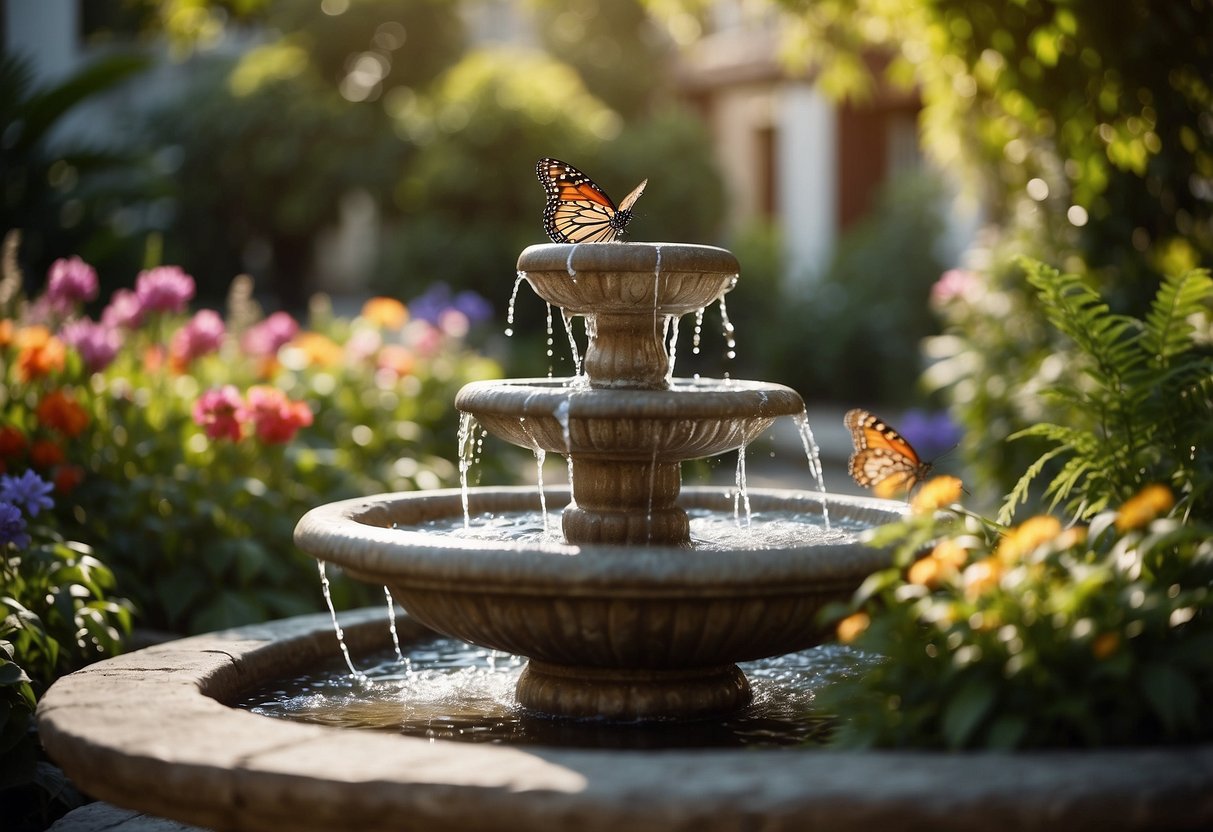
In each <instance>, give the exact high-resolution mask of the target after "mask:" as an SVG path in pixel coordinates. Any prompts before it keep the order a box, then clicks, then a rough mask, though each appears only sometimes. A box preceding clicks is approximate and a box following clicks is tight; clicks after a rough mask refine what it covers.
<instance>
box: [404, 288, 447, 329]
mask: <svg viewBox="0 0 1213 832" xmlns="http://www.w3.org/2000/svg"><path fill="white" fill-rule="evenodd" d="M450 306H451V287H450V286H447V285H446V284H445V283H441V282H439V283H434V284H432V285H431V286H430V288H428V289H426V290H425V292H424V293H423V294H422V295H421V296H420V297H417V298H414V299H413V300H412V301H410V302H409V305H408V307H409V313H410V314H411V315H412V316H413V319H414V320H419V321H425V322H426V323H430V324H433V325H434V326H438V319H439V318H441V317H442V313H443V312H445V311H446V310H447V309H449V308H450Z"/></svg>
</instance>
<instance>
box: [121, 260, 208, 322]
mask: <svg viewBox="0 0 1213 832" xmlns="http://www.w3.org/2000/svg"><path fill="white" fill-rule="evenodd" d="M135 294H136V295H137V296H138V298H139V303H140V304H141V305H142V307H143V309H144V310H145V311H147V312H184V311H185V307H186V306H187V305H188V304H189V302H190V299H191V298H193V297H194V278H192V277H190V276H189V275H188V274H186V273H185V272H184V271H183V270H182V269H181V267H180V266H157V267H156V268H154V269H148V270H147V271H142V272H139V276H138V277H137V278H135Z"/></svg>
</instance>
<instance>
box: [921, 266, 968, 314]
mask: <svg viewBox="0 0 1213 832" xmlns="http://www.w3.org/2000/svg"><path fill="white" fill-rule="evenodd" d="M979 282H980V281H979V278H978V277H977V275H976V274H974V273H973V272H971V271H968V270H966V269H948V270H947V271H946V272H944V273H943V274H941V275H940V276H939V280H937V281H935V285H934V286H932V287H931V305H932V306H937V307H938V306H943V305H945V304H947V303H949V302H950V301H952V300H955V299H958V298H959V299H962V300H964V299H967V298H969V297H971V295H972V294H973V293H974V292H975V291H977V289H978V285H979Z"/></svg>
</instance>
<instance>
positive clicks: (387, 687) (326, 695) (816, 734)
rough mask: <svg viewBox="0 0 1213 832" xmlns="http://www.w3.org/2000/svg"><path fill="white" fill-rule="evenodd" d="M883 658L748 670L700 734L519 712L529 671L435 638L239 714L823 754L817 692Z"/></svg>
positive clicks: (773, 663) (813, 654) (767, 664)
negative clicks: (744, 685) (520, 687)
mask: <svg viewBox="0 0 1213 832" xmlns="http://www.w3.org/2000/svg"><path fill="white" fill-rule="evenodd" d="M870 661H871V659H870V658H869V657H866V656H864V655H862V654H860V653H858V652H856V651H854V650H851V649H850V648H847V647H845V646H841V645H823V646H820V647H815V648H812V649H809V650H804V651H802V652H799V653H790V654H788V655H785V656H778V657H774V658H770V659H762V660H760V661H754V662H745V663H742V664H741V665H740V667H741V669H742V670H743V671H744V672H745V674H746V676H747V677H748V678H749V680H750V684H751V686H752V688H753V691H754V700H753V702H752V703H751V704H750V705H748V706H747V707H745V708H743V709H742V710H740V711H738V712H737V713H735V714H731V715H729V716H727V717H722V718H718V719H711V720H702V721H697V722H691V723H678V722H644V723H618V722H606V721H602V720H569V719H553V718H549V717H545V716H543V715H539V714H534V713H530V712H528V711H527V710H525V709H524V708H521V707H520V706H518V705H517V704H516V703H515V702H514V686H515V684H516V683H517V681H518V676H519V674H521V672H522V668H523V667H524V665H525V663H526V660H525V659H522V658H520V657H518V656H511V655H508V654H505V653H500V652H497V651H493V650H487V649H484V648H481V647H476V646H474V645H471V644H467V643H465V642H462V641H458V640H456V639H450V638H445V637H440V636H435V637H433V638H430V639H426V640H424V641H419V642H415V643H413V644H410V645H405V646H404V648H403V661H402V660H401V657H400V656H397V654H396V653H395V651H394V650H389V651H387V652H383V653H378V654H374V655H370V656H364V657H361V658H360V659H359V660H358V661H357V666H358V669H359V670H360V672H361V673H362V674H364V678H358V677H355V676H353V675H351V674H350V672H349V669H348V668H347V667H346V666H345V664H344V663H343V662H342V660H341V658H340V657H339V656H336V655H335V656H334V658H333V660H332V662H330V663H328V664H326V665H325V666H324V667H321V668H319V669H317V670H314V671H312V672H309V673H306V674H303V675H300V676H295V677H292V678H289V679H282V680H278V681H275V682H272V683H270V684H267V685H265V686H263V687H261V688H259V689H257V690H253V691H250V692H248V693H247V694H246V695H244V696H243V697H242V698H241V699H240V700H239V701H238V702H236V703H234V704H235V705H236V706H237V707H240V708H244V709H247V710H250V711H252V712H254V713H257V714H262V715H265V716H270V717H277V718H283V719H294V720H299V721H302V722H313V723H320V724H324V725H333V726H338V727H343V728H354V729H365V730H378V731H392V732H396V733H400V734H405V735H408V736H414V737H425V738H429V739H431V740H435V741H437V740H454V741H461V742H496V743H514V744H520V745H557V746H564V747H581V748H638V749H639V748H697V747H699V748H710V747H722V748H723V747H737V746H755V747H772V746H788V745H803V744H813V743H820V742H822V741H824V739H826V738H827V737H828V735H829V733H830V731H831V730H832V727H833V724H834V721H833V719H832V718H831V717H830V715H828V714H824V713H821V712H820V711H819V710H818V709H817V708H816V707H815V706H814V705H815V702H814V700H815V691H816V690H818V689H819V688H820V687H821V686H822V684H823V683H825V682H826V681H828V680H830V679H832V678H838V677H839V676H842V675H847V674H854V673H858V672H861V671H862V669H863V668H864V667H865V666H868V665H869V664H870Z"/></svg>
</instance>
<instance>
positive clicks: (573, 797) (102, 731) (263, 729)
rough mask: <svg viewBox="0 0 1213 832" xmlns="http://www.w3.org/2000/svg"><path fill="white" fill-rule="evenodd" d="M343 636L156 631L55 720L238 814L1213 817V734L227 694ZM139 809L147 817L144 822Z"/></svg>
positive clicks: (105, 779)
mask: <svg viewBox="0 0 1213 832" xmlns="http://www.w3.org/2000/svg"><path fill="white" fill-rule="evenodd" d="M385 618H386V616H385V613H384V611H383V610H381V609H376V610H362V611H357V612H354V613H350V614H348V615H344V616H342V622H343V624H344V626H345V632H346V637H347V640H348V642H349V644H350V646H351V649H353V650H354V651H355V652H356V653H358V652H361V651H369V650H374V649H382V648H387V647H390V643H389V636H388V630H387V625H386V620H385ZM399 629H400V633H401V638H402V640H404V641H406V642H407V641H409V640H411V639H415V638H423V637H424V638H428V637H431V635H432V634H430V633H428V632H427V631H425V630H424V628H422V627H420V626H419V625H418V624H417V623H416V622H413V621H411V620H409V619H402V620H401V621H400V624H399ZM336 649H337V647H336V643H335V640H334V638H333V631H332V626H331V623H330V621H329V618H328V616H327V615H313V616H306V617H302V618H296V619H288V620H284V621H277V622H271V623H268V624H264V625H258V626H252V627H244V628H240V629H236V630H231V631H227V632H222V633H214V634H210V635H205V636H198V637H194V638H189V639H185V640H182V641H176V642H171V643H168V644H163V645H160V646H157V647H153V648H148V649H145V650H141V651H138V652H135V653H131V654H128V655H125V656H120V657H117V658H115V659H110V660H108V661H104V662H100V663H98V664H96V665H93V666H91V667H89V668H87V669H85V670H82V671H80V672H78V673H74V674H72V675H70V676H67V677H64V678H63V679H61V680H59V682H57V683H56V684H55V685H54V686H53V687H52V688H51V689H50V691H49V692H48V693H47V694H46V696H45V697H44V698H43V700H42V702H41V703H40V705H39V709H38V725H39V732H40V735H41V738H42V742H43V744H44V745H45V747H46V749H47V751H48V752H49V753H50V755H51V756H52V758H53V759H54V760H55V761H56V762H57V763H58V764H59V765H61V766H62V767H63V768H64V769H65V770H66V772H67V774H68V776H69V777H70V778H71V779H72V781H73V782H74V783H75V784H76V785H77V786H79V787H80V788H82V789H83V790H84V791H86V792H87V793H88V794H90V795H92V796H94V797H97V798H99V799H102V800H105V801H108V802H110V803H113V804H117V805H119V806H122V807H126V808H129V809H135V810H139V811H142V812H147V813H149V814H152V815H158V816H161V817H168V818H172V819H174V820H178V821H182V822H185V823H190V824H196V825H198V826H202V827H205V828H208V829H213V830H230V832H281V830H292V832H321V830H359V832H389V830H391V831H394V830H417V829H424V830H426V832H455V830H467V829H477V830H482V832H507V831H509V832H513V830H527V831H528V832H529V830H535V829H549V830H577V832H616V830H619V829H628V830H629V832H659V830H660V832H678V831H679V830H686V831H687V832H690V830H695V832H713V831H714V830H738V829H763V830H768V831H769V832H781V830H787V831H788V832H792V831H793V830H794V831H795V832H806V830H830V832H852V831H853V830H865V832H866V830H872V829H880V830H882V832H900V830H919V829H930V830H936V831H937V832H948V831H949V830H953V831H954V832H955V831H957V830H975V831H977V830H979V831H980V832H1002V831H1003V830H1052V829H1056V830H1063V829H1064V830H1067V832H1082V830H1100V832H1117V831H1118V830H1158V829H1168V830H1180V829H1208V828H1213V747H1210V746H1196V747H1188V748H1171V749H1167V748H1156V749H1118V750H1109V751H1098V752H1079V751H1065V750H1058V751H1048V752H1038V753H1024V754H943V753H915V752H843V751H828V750H821V749H815V748H808V749H765V750H763V749H753V748H744V749H733V750H703V749H695V750H681V751H680V750H673V751H660V752H652V751H605V750H585V749H563V748H556V747H533V746H532V747H526V748H521V747H510V746H502V745H491V744H469V743H455V742H443V741H429V740H426V739H418V738H413V737H405V736H394V735H390V734H383V733H379V732H373V731H360V730H341V729H337V728H331V727H326V726H320V725H308V724H303V723H297V722H290V721H286V720H280V719H273V718H270V717H263V716H259V715H256V714H253V713H249V712H247V711H242V710H236V709H234V708H231V707H228V706H227V705H226V704H224V703H226V702H231V701H235V700H236V699H238V698H239V697H240V695H241V693H242V692H243V691H245V690H248V689H250V688H254V687H257V686H259V685H263V684H266V683H268V682H269V681H270V680H272V679H276V678H279V677H281V676H283V675H284V674H288V673H294V672H299V671H301V670H303V669H305V668H307V667H311V666H315V665H317V664H320V663H323V662H326V661H328V660H330V659H331V658H332V656H333V655H334V654H335V652H336ZM148 823H153V822H151V821H148ZM122 828H123V829H124V830H128V829H129V830H130V832H137V830H138V828H139V822H138V821H128V822H127V823H126V825H124V826H123V827H122ZM156 828H162V827H156Z"/></svg>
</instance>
